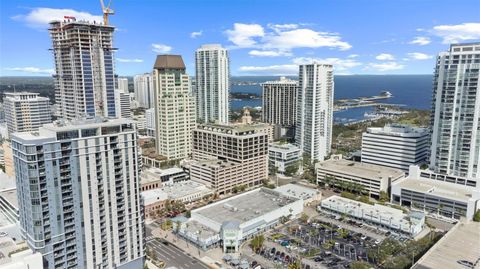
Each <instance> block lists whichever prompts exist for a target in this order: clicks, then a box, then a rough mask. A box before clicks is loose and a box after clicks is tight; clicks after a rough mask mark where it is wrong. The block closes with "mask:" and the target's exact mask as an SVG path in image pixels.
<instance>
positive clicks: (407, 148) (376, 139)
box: [362, 124, 430, 172]
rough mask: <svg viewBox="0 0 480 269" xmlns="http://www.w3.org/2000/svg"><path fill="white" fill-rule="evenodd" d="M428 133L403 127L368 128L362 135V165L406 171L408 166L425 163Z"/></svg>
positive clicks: (428, 144) (423, 130)
mask: <svg viewBox="0 0 480 269" xmlns="http://www.w3.org/2000/svg"><path fill="white" fill-rule="evenodd" d="M429 151H430V131H429V130H428V129H426V128H414V127H410V126H406V125H397V124H393V125H386V126H385V127H382V128H375V127H371V128H368V129H367V131H366V132H365V133H363V135H362V163H370V164H376V165H382V166H387V167H391V168H395V169H401V170H403V171H405V172H408V168H409V166H410V165H422V164H424V163H426V162H427V159H428V155H429Z"/></svg>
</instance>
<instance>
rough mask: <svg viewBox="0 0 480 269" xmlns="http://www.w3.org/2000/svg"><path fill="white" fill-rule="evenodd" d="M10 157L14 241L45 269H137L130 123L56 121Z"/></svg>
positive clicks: (140, 254) (139, 216)
mask: <svg viewBox="0 0 480 269" xmlns="http://www.w3.org/2000/svg"><path fill="white" fill-rule="evenodd" d="M12 149H13V156H14V157H13V158H14V165H15V175H16V184H17V196H18V203H19V215H20V225H21V231H22V236H23V237H24V238H25V240H26V242H27V244H28V245H29V246H30V247H31V248H32V249H34V250H35V251H38V252H40V253H42V254H43V255H44V260H45V261H46V263H47V266H46V267H45V268H49V269H53V268H88V269H89V268H119V269H134V268H135V269H136V268H142V267H143V262H144V261H143V259H144V239H143V238H144V230H143V211H142V207H143V206H142V200H141V198H140V191H139V188H140V186H139V169H140V168H139V165H138V149H137V131H136V128H135V122H134V121H131V120H125V119H112V120H109V121H107V120H103V119H101V118H95V119H91V120H82V121H74V122H68V121H67V122H65V121H58V122H55V123H52V124H47V125H44V126H43V127H41V128H40V129H39V131H38V132H24V133H14V134H13V135H12Z"/></svg>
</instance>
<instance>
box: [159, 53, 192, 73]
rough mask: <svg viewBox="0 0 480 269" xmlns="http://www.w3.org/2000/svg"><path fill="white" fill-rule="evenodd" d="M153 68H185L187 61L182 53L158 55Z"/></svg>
mask: <svg viewBox="0 0 480 269" xmlns="http://www.w3.org/2000/svg"><path fill="white" fill-rule="evenodd" d="M153 68H155V69H182V70H185V63H184V62H183V59H182V56H180V55H168V54H166V55H158V56H157V59H156V60H155V64H154V66H153Z"/></svg>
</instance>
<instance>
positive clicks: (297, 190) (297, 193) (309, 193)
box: [275, 184, 320, 200]
mask: <svg viewBox="0 0 480 269" xmlns="http://www.w3.org/2000/svg"><path fill="white" fill-rule="evenodd" d="M275 190H276V191H278V192H280V193H281V194H283V195H286V196H291V197H294V198H297V199H303V200H307V199H310V198H313V197H315V196H316V195H318V194H319V193H320V191H319V190H317V189H312V188H308V187H305V186H302V185H298V184H286V185H283V186H280V187H277V188H275Z"/></svg>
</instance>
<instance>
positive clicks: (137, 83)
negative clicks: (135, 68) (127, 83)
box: [133, 73, 155, 108]
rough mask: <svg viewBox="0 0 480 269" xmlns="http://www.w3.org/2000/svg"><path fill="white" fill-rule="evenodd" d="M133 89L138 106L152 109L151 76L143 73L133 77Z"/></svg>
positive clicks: (152, 89)
mask: <svg viewBox="0 0 480 269" xmlns="http://www.w3.org/2000/svg"><path fill="white" fill-rule="evenodd" d="M133 87H134V91H135V99H136V100H137V103H138V106H140V107H143V108H153V107H154V105H153V104H154V91H155V90H154V86H153V82H152V74H150V73H145V74H142V75H136V76H135V77H133Z"/></svg>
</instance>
